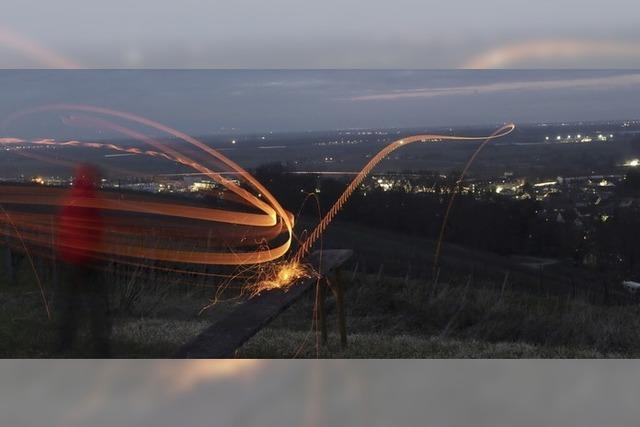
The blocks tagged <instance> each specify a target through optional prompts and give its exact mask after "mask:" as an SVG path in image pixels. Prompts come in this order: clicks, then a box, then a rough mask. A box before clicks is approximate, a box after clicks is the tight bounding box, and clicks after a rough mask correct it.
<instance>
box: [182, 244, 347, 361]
mask: <svg viewBox="0 0 640 427" xmlns="http://www.w3.org/2000/svg"><path fill="white" fill-rule="evenodd" d="M352 254H353V252H352V251H351V250H348V249H338V250H327V251H323V252H322V265H321V266H319V264H320V252H314V253H313V254H311V256H309V259H308V262H309V263H310V264H311V265H313V267H314V268H315V269H316V271H319V272H320V274H321V275H326V274H327V273H329V272H331V271H332V270H334V269H336V268H338V267H339V266H340V265H342V264H344V263H345V262H346V261H347V260H348V259H349V258H350V257H351V256H352ZM314 284H315V279H307V280H305V281H303V282H302V283H298V284H296V285H295V286H293V287H292V288H291V289H290V290H289V291H288V292H282V291H277V290H276V291H271V292H265V293H263V294H261V295H259V296H257V297H255V298H252V299H249V300H247V301H246V302H244V303H242V304H241V305H240V306H239V307H238V308H236V309H235V310H234V311H233V312H231V313H229V315H228V316H226V317H225V318H223V319H222V320H220V321H218V322H216V323H214V324H213V325H211V326H210V327H209V328H207V329H206V330H204V331H203V332H202V333H201V334H200V335H198V336H197V337H196V338H195V339H194V340H193V341H191V342H190V343H188V344H186V345H185V346H183V347H182V348H181V349H180V350H178V352H177V353H176V354H175V357H178V358H195V359H197V358H225V357H232V356H233V352H234V351H235V350H236V349H237V348H239V347H240V346H241V345H242V344H244V343H245V342H246V341H247V340H249V338H251V337H252V336H254V335H255V334H256V333H258V331H260V330H261V329H262V328H264V327H265V326H266V325H268V324H269V323H270V322H271V321H272V320H273V319H275V318H276V317H277V316H278V315H279V314H280V313H282V312H283V311H284V310H285V309H287V307H289V306H290V305H291V304H293V303H294V302H295V301H297V300H298V299H299V298H300V297H302V295H304V294H305V293H306V292H307V291H309V289H312V288H313V285H314Z"/></svg>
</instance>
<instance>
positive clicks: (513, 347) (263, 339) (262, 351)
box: [236, 328, 618, 359]
mask: <svg viewBox="0 0 640 427" xmlns="http://www.w3.org/2000/svg"><path fill="white" fill-rule="evenodd" d="M313 340H314V337H313V335H311V336H309V335H308V334H307V333H305V332H297V331H282V330H279V329H274V328H268V329H265V330H263V331H261V332H260V333H259V334H258V335H256V336H255V337H254V338H253V339H252V340H251V341H249V342H248V343H247V344H245V345H244V346H243V347H242V348H241V349H240V350H239V351H238V352H237V354H236V356H237V357H243V358H293V357H301V358H314V357H320V358H383V359H386V358H602V357H618V355H615V354H608V355H603V354H602V353H599V352H597V351H595V350H580V349H575V348H570V347H544V346H535V345H529V344H523V343H489V342H486V341H476V340H472V339H471V340H459V339H445V338H439V337H430V338H423V337H419V336H413V335H388V334H360V333H355V334H350V335H349V343H348V346H347V348H346V349H344V350H343V349H341V348H340V344H339V338H338V336H337V335H336V334H329V337H328V345H327V346H319V347H317V348H316V344H315V343H314V342H313Z"/></svg>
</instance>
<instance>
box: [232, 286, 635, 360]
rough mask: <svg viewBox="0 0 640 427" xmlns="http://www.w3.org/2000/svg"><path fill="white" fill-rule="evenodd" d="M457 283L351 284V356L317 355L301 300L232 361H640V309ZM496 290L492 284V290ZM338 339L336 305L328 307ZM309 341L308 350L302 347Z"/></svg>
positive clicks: (308, 306) (331, 348)
mask: <svg viewBox="0 0 640 427" xmlns="http://www.w3.org/2000/svg"><path fill="white" fill-rule="evenodd" d="M491 285H492V284H487V283H471V282H469V279H468V277H459V278H458V279H457V280H454V281H452V282H449V283H447V284H440V286H439V287H438V288H437V289H436V291H435V292H433V294H432V293H431V290H430V288H429V284H428V283H425V282H422V281H411V280H409V281H406V280H403V279H393V278H388V277H382V278H381V279H380V280H379V281H378V280H377V279H376V277H375V276H371V275H368V276H360V277H358V278H356V280H354V281H353V282H352V283H348V284H347V287H348V290H347V293H346V310H347V329H348V333H349V335H348V343H349V344H348V348H347V349H346V350H344V351H343V350H342V349H340V347H339V345H337V338H336V337H335V335H330V339H329V344H328V345H327V346H326V347H322V346H320V347H319V348H316V342H315V339H316V338H315V334H311V335H309V331H310V327H311V313H312V310H313V303H314V302H313V300H312V298H311V296H310V297H309V298H307V299H305V300H302V301H300V302H298V303H297V304H295V305H294V306H293V307H292V308H290V309H289V310H288V311H287V312H285V313H284V314H283V315H281V316H280V317H279V318H278V319H277V320H276V321H274V322H273V323H272V324H271V325H270V326H269V327H268V328H266V329H264V330H263V331H261V332H260V333H259V334H258V335H256V336H255V337H254V338H252V339H251V340H250V341H249V342H247V343H246V344H245V345H244V346H243V347H242V348H240V349H239V351H238V352H237V355H238V357H257V358H260V357H293V356H294V355H295V354H296V352H299V354H298V356H300V357H316V356H318V357H356V358H358V357H368V358H369V357H372V358H388V357H393V358H414V357H420V358H425V357H433V358H475V357H498V358H520V357H525V358H534V357H535V358H585V357H587V358H605V357H638V355H640V308H639V307H638V306H636V305H624V306H608V307H604V306H594V305H591V304H588V303H586V302H585V301H583V300H580V299H575V300H574V299H568V298H566V297H554V296H547V297H542V296H535V295H531V294H527V293H523V292H515V291H510V290H506V291H504V292H503V291H502V289H501V288H500V287H499V286H491ZM493 285H495V284H493ZM327 314H328V317H329V319H330V322H329V324H328V328H329V330H330V331H336V330H337V328H336V325H335V305H334V303H333V301H332V299H330V300H329V302H328V304H327ZM305 338H306V340H305Z"/></svg>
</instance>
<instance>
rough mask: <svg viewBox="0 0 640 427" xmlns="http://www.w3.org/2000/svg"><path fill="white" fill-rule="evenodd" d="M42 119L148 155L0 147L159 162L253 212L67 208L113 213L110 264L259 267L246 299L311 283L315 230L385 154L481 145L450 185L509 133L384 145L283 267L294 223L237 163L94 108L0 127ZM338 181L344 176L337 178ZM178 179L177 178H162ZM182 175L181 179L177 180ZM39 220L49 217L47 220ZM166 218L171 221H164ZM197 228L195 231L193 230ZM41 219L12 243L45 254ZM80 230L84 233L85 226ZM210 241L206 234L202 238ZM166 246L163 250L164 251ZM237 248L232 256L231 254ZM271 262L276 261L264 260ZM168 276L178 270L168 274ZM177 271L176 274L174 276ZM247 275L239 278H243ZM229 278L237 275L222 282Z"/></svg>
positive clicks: (67, 107) (24, 202) (32, 198)
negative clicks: (135, 218) (107, 134)
mask: <svg viewBox="0 0 640 427" xmlns="http://www.w3.org/2000/svg"><path fill="white" fill-rule="evenodd" d="M47 111H66V112H69V111H72V112H82V113H84V114H86V113H89V114H95V115H97V116H98V117H93V116H84V115H75V116H72V117H71V118H69V119H67V123H70V124H76V125H77V124H80V125H89V126H92V127H99V128H108V129H110V130H113V131H116V132H118V133H121V134H123V135H126V136H128V137H131V138H133V139H135V140H138V141H141V142H143V143H144V144H146V145H148V146H151V147H152V148H153V150H145V149H141V148H138V147H123V146H120V145H117V144H112V143H99V142H83V141H77V140H70V141H64V142H59V141H55V140H51V139H42V140H35V141H25V140H23V139H20V138H10V137H6V138H0V145H5V146H11V145H21V144H33V145H40V146H57V147H84V148H92V149H105V150H109V151H115V152H116V154H126V155H141V156H150V157H155V158H162V159H165V160H169V161H172V162H175V163H178V164H181V165H183V166H186V167H188V168H190V169H193V170H194V171H195V172H193V173H192V174H197V175H202V176H206V177H208V178H209V179H211V180H213V181H214V182H216V183H217V184H219V185H220V186H222V187H224V189H226V190H227V191H229V193H230V194H229V195H230V196H233V197H227V198H229V199H230V200H231V201H233V202H234V203H238V204H240V205H242V206H243V207H244V208H245V209H248V210H254V211H255V212H249V211H240V210H237V209H233V210H231V209H218V208H210V207H201V206H193V205H189V204H184V203H171V202H168V201H159V200H158V199H153V200H151V199H150V197H148V196H147V197H144V196H142V195H135V196H134V195H127V196H126V197H125V196H124V195H123V194H118V193H108V192H102V194H101V197H99V198H84V199H83V198H77V199H75V200H74V204H75V205H76V206H79V207H87V208H95V209H99V210H101V211H103V212H105V213H106V214H108V215H114V214H115V215H116V219H115V220H114V219H112V220H111V221H107V226H108V227H109V228H108V230H107V231H108V232H107V233H105V234H106V235H107V239H106V243H105V244H104V245H103V246H102V247H101V248H99V249H97V251H98V252H99V255H100V256H101V257H103V258H105V259H109V258H110V257H120V258H124V259H125V260H135V259H141V260H146V261H157V262H166V263H180V264H194V265H235V266H247V267H250V266H252V265H258V264H264V263H268V264H266V265H263V267H261V268H260V269H259V270H258V272H257V274H256V275H254V277H255V278H256V280H255V283H253V284H249V285H247V286H246V288H245V291H246V292H247V293H248V294H249V295H250V296H255V295H257V294H259V293H261V292H263V291H267V290H273V289H281V290H285V291H286V290H287V289H288V288H289V287H290V286H292V285H293V284H294V283H295V282H296V281H298V280H299V279H301V278H307V277H311V276H313V275H314V273H313V271H312V270H311V269H310V268H309V267H308V266H307V265H305V264H303V259H304V258H305V257H306V255H307V254H308V253H309V251H310V249H311V248H312V247H313V245H314V244H315V243H316V242H317V240H318V239H319V238H320V237H321V235H322V234H323V232H324V231H325V230H326V228H327V227H328V226H329V224H330V223H331V221H332V220H333V218H334V217H335V216H336V215H337V213H338V212H339V211H340V210H341V209H342V207H343V206H344V204H345V203H346V202H347V201H348V200H349V198H350V197H351V195H352V194H353V192H354V191H355V190H356V189H357V188H358V187H359V186H360V185H361V184H362V182H363V180H364V179H365V178H366V177H367V176H368V175H369V174H370V173H371V171H372V170H373V169H374V168H375V167H376V166H377V165H378V164H379V163H380V162H381V161H382V160H383V159H384V158H386V157H387V156H388V155H389V154H391V153H392V152H393V151H395V150H397V149H399V148H401V147H404V146H407V145H411V144H414V143H417V142H440V141H483V143H482V144H481V145H480V146H479V147H478V149H477V150H476V151H475V152H474V154H473V156H472V157H471V159H470V160H469V162H468V163H467V165H466V166H465V169H464V171H463V173H462V175H461V177H460V179H459V180H458V183H457V184H456V186H458V185H459V183H460V182H461V181H462V179H463V178H464V176H465V174H466V172H467V170H468V168H469V166H470V165H471V163H472V162H473V160H474V159H475V157H476V156H477V155H478V153H479V152H480V150H481V149H482V148H483V147H484V145H485V144H487V143H488V142H489V141H491V140H493V139H496V138H500V137H503V136H505V135H507V134H509V133H511V132H512V131H513V130H514V128H515V125H514V124H512V123H511V124H508V125H505V126H503V127H501V128H500V129H498V130H497V131H496V132H494V133H493V134H491V135H489V136H455V135H439V134H420V135H413V136H407V137H405V138H402V139H398V140H396V141H393V142H391V143H390V144H388V145H387V146H385V147H384V148H383V149H382V150H380V151H379V152H378V153H377V154H376V155H375V156H373V157H372V158H371V160H369V162H367V164H366V165H365V166H364V167H363V168H362V169H361V170H360V171H358V172H357V173H355V176H354V178H353V179H352V180H351V182H350V183H349V184H348V185H347V187H346V188H345V190H344V191H343V193H342V194H341V195H340V197H339V198H338V199H337V200H336V201H335V203H334V204H333V205H332V206H331V208H330V209H329V210H328V211H327V213H326V214H325V215H324V216H322V218H321V219H320V221H319V222H318V224H317V226H316V227H315V228H314V229H313V231H312V232H311V233H309V234H308V235H307V236H306V238H305V239H304V240H303V241H301V242H300V246H299V248H298V249H297V251H296V252H295V254H294V255H293V256H292V257H290V258H289V259H288V260H286V259H284V258H285V256H286V255H287V253H288V252H289V249H290V247H291V244H292V240H293V237H294V234H293V226H294V217H293V215H292V214H291V213H289V212H287V211H285V210H284V208H282V206H281V205H280V203H279V202H278V201H277V200H276V199H275V197H274V196H273V195H271V193H270V192H269V191H268V190H267V189H266V188H265V187H264V186H263V185H262V184H261V183H260V182H258V180H256V179H255V178H254V177H253V176H252V175H250V174H249V173H248V172H247V171H246V170H244V169H243V168H242V167H240V166H239V165H238V164H237V163H235V162H233V161H232V160H230V159H228V158H227V157H225V156H224V155H222V154H221V153H219V152H218V151H217V150H215V149H213V148H211V147H209V146H207V145H205V144H204V143H202V142H201V141H199V140H197V139H195V138H193V137H191V136H189V135H187V134H184V133H182V132H180V131H178V130H175V129H173V128H170V127H168V126H166V125H163V124H160V123H158V122H155V121H152V120H150V119H146V118H143V117H140V116H137V115H134V114H130V113H125V112H120V111H115V110H110V109H106V108H101V107H94V106H86V105H74V104H57V105H49V106H43V107H38V108H34V109H31V110H27V111H23V112H20V113H16V114H13V115H12V116H10V117H9V118H8V119H7V120H5V121H4V122H3V123H2V125H3V127H6V126H7V124H9V123H11V122H12V121H13V120H16V119H18V118H20V117H22V116H25V115H28V114H34V113H39V112H47ZM100 116H107V117H110V118H113V119H121V120H126V121H130V122H134V123H137V124H139V125H143V126H147V127H151V128H153V129H156V130H159V131H162V132H163V133H166V134H169V135H171V136H173V137H175V138H178V139H179V140H181V141H183V142H186V143H187V144H189V145H190V146H191V147H194V148H196V149H197V150H196V152H202V153H204V154H205V155H206V156H207V160H215V161H218V162H220V163H221V164H222V165H223V166H224V167H226V168H227V169H228V170H227V171H214V170H212V169H211V168H210V167H208V166H206V165H205V164H203V163H200V162H198V161H196V160H194V158H193V157H192V156H191V155H187V154H185V153H184V152H183V151H178V149H176V148H174V147H173V146H171V147H170V146H168V145H167V144H166V143H164V142H161V141H159V140H157V139H154V138H151V137H149V136H147V135H145V134H142V133H141V132H138V131H136V130H133V129H130V128H128V127H125V126H122V125H120V124H117V123H115V122H112V121H110V120H106V119H103V118H101V117H100ZM346 173H347V174H348V173H349V172H346ZM170 175H176V176H180V175H183V174H170ZM184 175H188V174H184ZM226 175H228V176H233V177H236V178H240V179H241V180H242V181H243V182H244V184H245V185H247V186H248V187H249V188H250V189H253V191H254V192H255V193H257V195H256V194H254V193H252V192H250V191H249V190H248V189H247V188H245V187H243V186H241V185H238V184H237V183H236V182H235V181H233V180H231V179H229V178H227V177H226ZM64 194H65V190H64V189H59V188H48V187H36V188H29V189H26V188H25V187H20V186H17V187H15V186H1V187H0V201H2V203H3V204H5V205H9V206H44V207H49V208H59V207H60V206H63V203H65V202H64V199H63V195H64ZM454 199H455V193H454V194H453V195H452V198H451V199H450V202H449V205H448V208H447V213H446V214H445V219H444V222H443V227H442V230H441V235H440V239H439V245H438V251H437V253H436V259H437V255H438V254H439V247H440V243H441V241H442V237H443V235H444V228H445V225H446V221H447V218H448V213H449V211H450V210H451V207H452V205H453V201H454ZM124 214H133V215H135V214H142V215H144V216H145V218H147V219H146V220H145V221H144V224H142V225H141V224H139V223H135V222H134V223H126V222H125V223H124V224H118V223H117V221H123V219H122V218H123V216H124V217H125V218H126V215H124ZM47 215H49V216H47ZM172 218H173V219H172ZM175 219H181V220H186V221H192V222H194V223H193V224H186V223H185V224H180V225H173V223H174V222H175ZM198 223H200V225H198ZM50 224H51V218H50V214H43V213H39V212H38V213H30V212H26V213H25V212H22V214H21V216H20V220H19V222H17V223H16V225H17V226H20V227H22V228H23V229H22V230H21V232H20V238H21V240H23V241H26V242H30V243H31V244H34V245H37V246H45V247H46V246H47V245H50V244H51V240H52V239H51V238H50V237H49V236H48V235H47V233H48V232H49V233H50V232H52V230H51V227H50ZM214 225H215V226H216V227H218V228H217V229H215V230H216V234H215V235H213V238H214V240H215V241H216V243H217V244H218V245H224V246H225V248H226V249H225V251H224V252H221V251H212V250H210V248H209V244H207V247H206V248H205V247H203V236H202V232H201V230H202V227H205V228H204V229H209V230H210V233H211V230H212V229H211V228H210V227H213V226H214ZM86 227H92V225H91V224H89V225H86ZM4 233H5V234H8V235H10V237H14V238H15V237H16V234H17V233H12V232H10V231H6V229H5V231H4ZM283 235H284V236H285V239H286V240H285V241H284V243H282V242H280V243H278V244H276V245H275V247H270V243H272V242H274V241H275V239H277V238H278V237H279V236H283ZM149 236H153V237H154V238H156V239H159V240H162V239H164V245H162V244H160V245H157V244H156V245H148V244H147V245H145V244H144V242H145V239H147V238H148V237H149ZM176 239H180V240H179V241H180V242H182V243H183V244H184V243H188V244H190V245H191V248H183V247H182V248H176V246H179V245H176ZM210 239H211V234H210V238H209V240H210ZM82 245H83V244H82V243H74V247H73V248H72V249H75V250H94V251H95V250H96V249H94V248H91V247H89V246H90V245H89V244H88V243H87V244H85V246H86V247H83V246H82ZM167 245H168V246H167ZM247 246H255V248H254V249H252V250H250V251H247V250H246V249H243V248H244V247H247ZM236 248H238V249H239V250H238V249H236ZM273 261H277V262H273ZM176 271H178V270H176ZM180 271H183V270H180ZM247 271H248V270H244V271H243V276H246V274H244V273H246V272H247ZM230 277H238V276H237V275H232V276H230Z"/></svg>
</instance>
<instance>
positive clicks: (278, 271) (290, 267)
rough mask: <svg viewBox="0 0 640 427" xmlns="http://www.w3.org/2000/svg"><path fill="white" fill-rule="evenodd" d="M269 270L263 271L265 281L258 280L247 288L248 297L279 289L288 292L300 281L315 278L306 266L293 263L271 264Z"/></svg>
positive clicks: (313, 273) (309, 267) (310, 269)
mask: <svg viewBox="0 0 640 427" xmlns="http://www.w3.org/2000/svg"><path fill="white" fill-rule="evenodd" d="M269 267H270V268H268V269H266V270H268V271H264V272H263V274H264V277H266V278H265V279H262V280H258V281H257V282H256V283H254V284H251V285H249V286H247V288H246V291H247V292H248V293H249V296H250V297H251V298H253V297H254V296H257V295H260V293H262V292H264V291H270V290H274V289H281V290H283V291H285V292H286V291H288V290H289V289H290V288H291V286H293V285H294V284H295V283H296V282H297V281H298V280H300V279H307V278H309V277H314V276H316V273H315V272H314V271H313V268H311V266H310V265H308V264H301V263H299V262H295V261H287V262H284V263H273V264H271V265H270V266H269Z"/></svg>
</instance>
